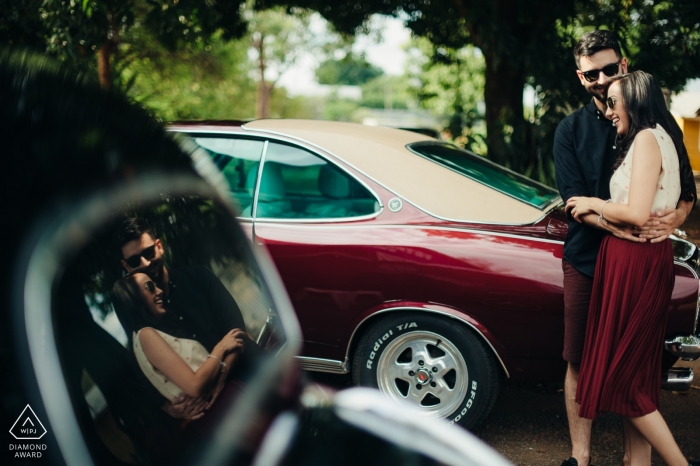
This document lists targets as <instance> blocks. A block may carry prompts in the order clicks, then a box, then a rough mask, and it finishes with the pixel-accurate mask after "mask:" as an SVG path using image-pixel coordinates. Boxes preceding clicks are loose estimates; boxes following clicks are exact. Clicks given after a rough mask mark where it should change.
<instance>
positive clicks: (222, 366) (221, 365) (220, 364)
mask: <svg viewBox="0 0 700 466" xmlns="http://www.w3.org/2000/svg"><path fill="white" fill-rule="evenodd" d="M209 358H214V359H216V360H217V361H219V366H220V367H221V372H223V371H224V367H226V363H225V362H224V361H222V360H221V359H219V358H217V357H216V356H214V355H213V354H210V355H209V356H207V359H209Z"/></svg>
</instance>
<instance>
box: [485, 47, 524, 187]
mask: <svg viewBox="0 0 700 466" xmlns="http://www.w3.org/2000/svg"><path fill="white" fill-rule="evenodd" d="M484 58H485V62H486V72H485V85H484V100H485V101H486V115H485V120H486V144H487V145H488V151H489V158H490V159H491V160H493V161H494V162H496V163H499V164H501V165H506V166H508V167H510V168H511V169H513V170H515V171H517V172H520V173H522V172H523V171H524V170H525V169H526V168H527V166H528V165H529V164H530V153H529V152H530V151H529V148H528V147H527V143H526V141H527V139H528V136H527V134H526V132H527V125H526V123H525V120H524V116H523V89H524V87H525V72H524V71H523V70H522V69H521V68H519V67H516V66H512V65H511V64H510V63H509V62H508V59H507V58H503V57H499V58H496V57H495V55H494V54H493V53H489V52H488V51H486V52H484Z"/></svg>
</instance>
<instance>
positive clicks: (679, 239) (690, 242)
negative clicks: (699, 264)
mask: <svg viewBox="0 0 700 466" xmlns="http://www.w3.org/2000/svg"><path fill="white" fill-rule="evenodd" d="M668 237H669V239H671V240H675V241H679V242H683V243H688V244H689V245H690V246H692V247H693V248H692V249H691V250H690V253H689V254H688V255H687V256H685V257H680V258H679V259H680V260H684V261H687V260H688V259H690V258H691V257H693V254H695V250H696V249H697V248H698V247H697V246H696V245H695V243H693V242H692V241H688V240H687V239H683V238H679V237H678V236H676V235H673V234H671V235H668Z"/></svg>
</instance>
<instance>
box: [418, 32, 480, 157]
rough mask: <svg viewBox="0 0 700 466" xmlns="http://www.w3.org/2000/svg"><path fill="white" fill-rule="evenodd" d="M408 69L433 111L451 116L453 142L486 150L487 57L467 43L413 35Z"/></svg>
mask: <svg viewBox="0 0 700 466" xmlns="http://www.w3.org/2000/svg"><path fill="white" fill-rule="evenodd" d="M408 52H409V57H411V58H410V60H409V65H408V73H409V75H410V77H411V81H412V82H413V86H412V90H413V93H414V94H415V95H416V96H417V97H418V99H419V101H420V104H421V106H422V107H423V108H426V109H428V110H430V111H432V112H433V113H435V114H437V115H440V116H443V117H449V122H448V125H447V128H445V129H446V130H447V132H448V133H449V134H450V137H451V138H452V140H453V142H455V143H456V144H458V145H460V146H462V147H465V148H467V149H469V150H471V151H473V152H476V153H478V154H485V152H486V148H485V143H484V137H483V136H484V135H483V134H482V133H485V131H483V129H477V128H475V125H477V124H479V125H480V126H483V119H484V115H483V103H484V57H483V56H482V54H481V52H480V51H479V49H477V48H475V47H474V46H472V45H468V46H466V47H463V48H461V49H459V50H455V49H450V48H447V47H442V46H440V47H438V46H435V45H433V44H432V43H431V42H430V41H429V40H428V39H426V38H414V39H413V40H412V41H411V45H410V47H409V49H408Z"/></svg>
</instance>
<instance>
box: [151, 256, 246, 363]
mask: <svg viewBox="0 0 700 466" xmlns="http://www.w3.org/2000/svg"><path fill="white" fill-rule="evenodd" d="M168 272H169V280H170V281H169V282H168V288H170V290H169V293H168V296H164V297H163V307H165V310H166V311H167V314H168V318H169V320H171V319H175V322H176V325H177V326H178V327H179V328H181V329H184V330H185V332H186V335H182V334H181V335H180V336H182V337H183V338H189V339H192V340H196V341H198V342H200V343H201V344H202V345H204V347H205V348H206V349H207V351H209V352H211V351H212V350H213V349H214V346H216V344H217V343H218V342H219V341H221V339H222V338H223V337H224V335H226V334H227V333H228V332H229V331H230V330H233V329H234V328H240V329H241V330H244V331H245V323H244V322H243V316H242V315H241V311H240V309H239V307H238V304H236V301H235V300H234V299H233V297H232V296H231V294H230V293H229V292H228V290H227V289H226V287H224V285H223V284H222V283H221V281H220V280H219V279H218V278H217V277H216V275H214V273H213V272H212V271H211V270H209V269H208V268H206V267H202V266H191V267H181V268H178V269H172V270H171V269H168Z"/></svg>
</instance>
